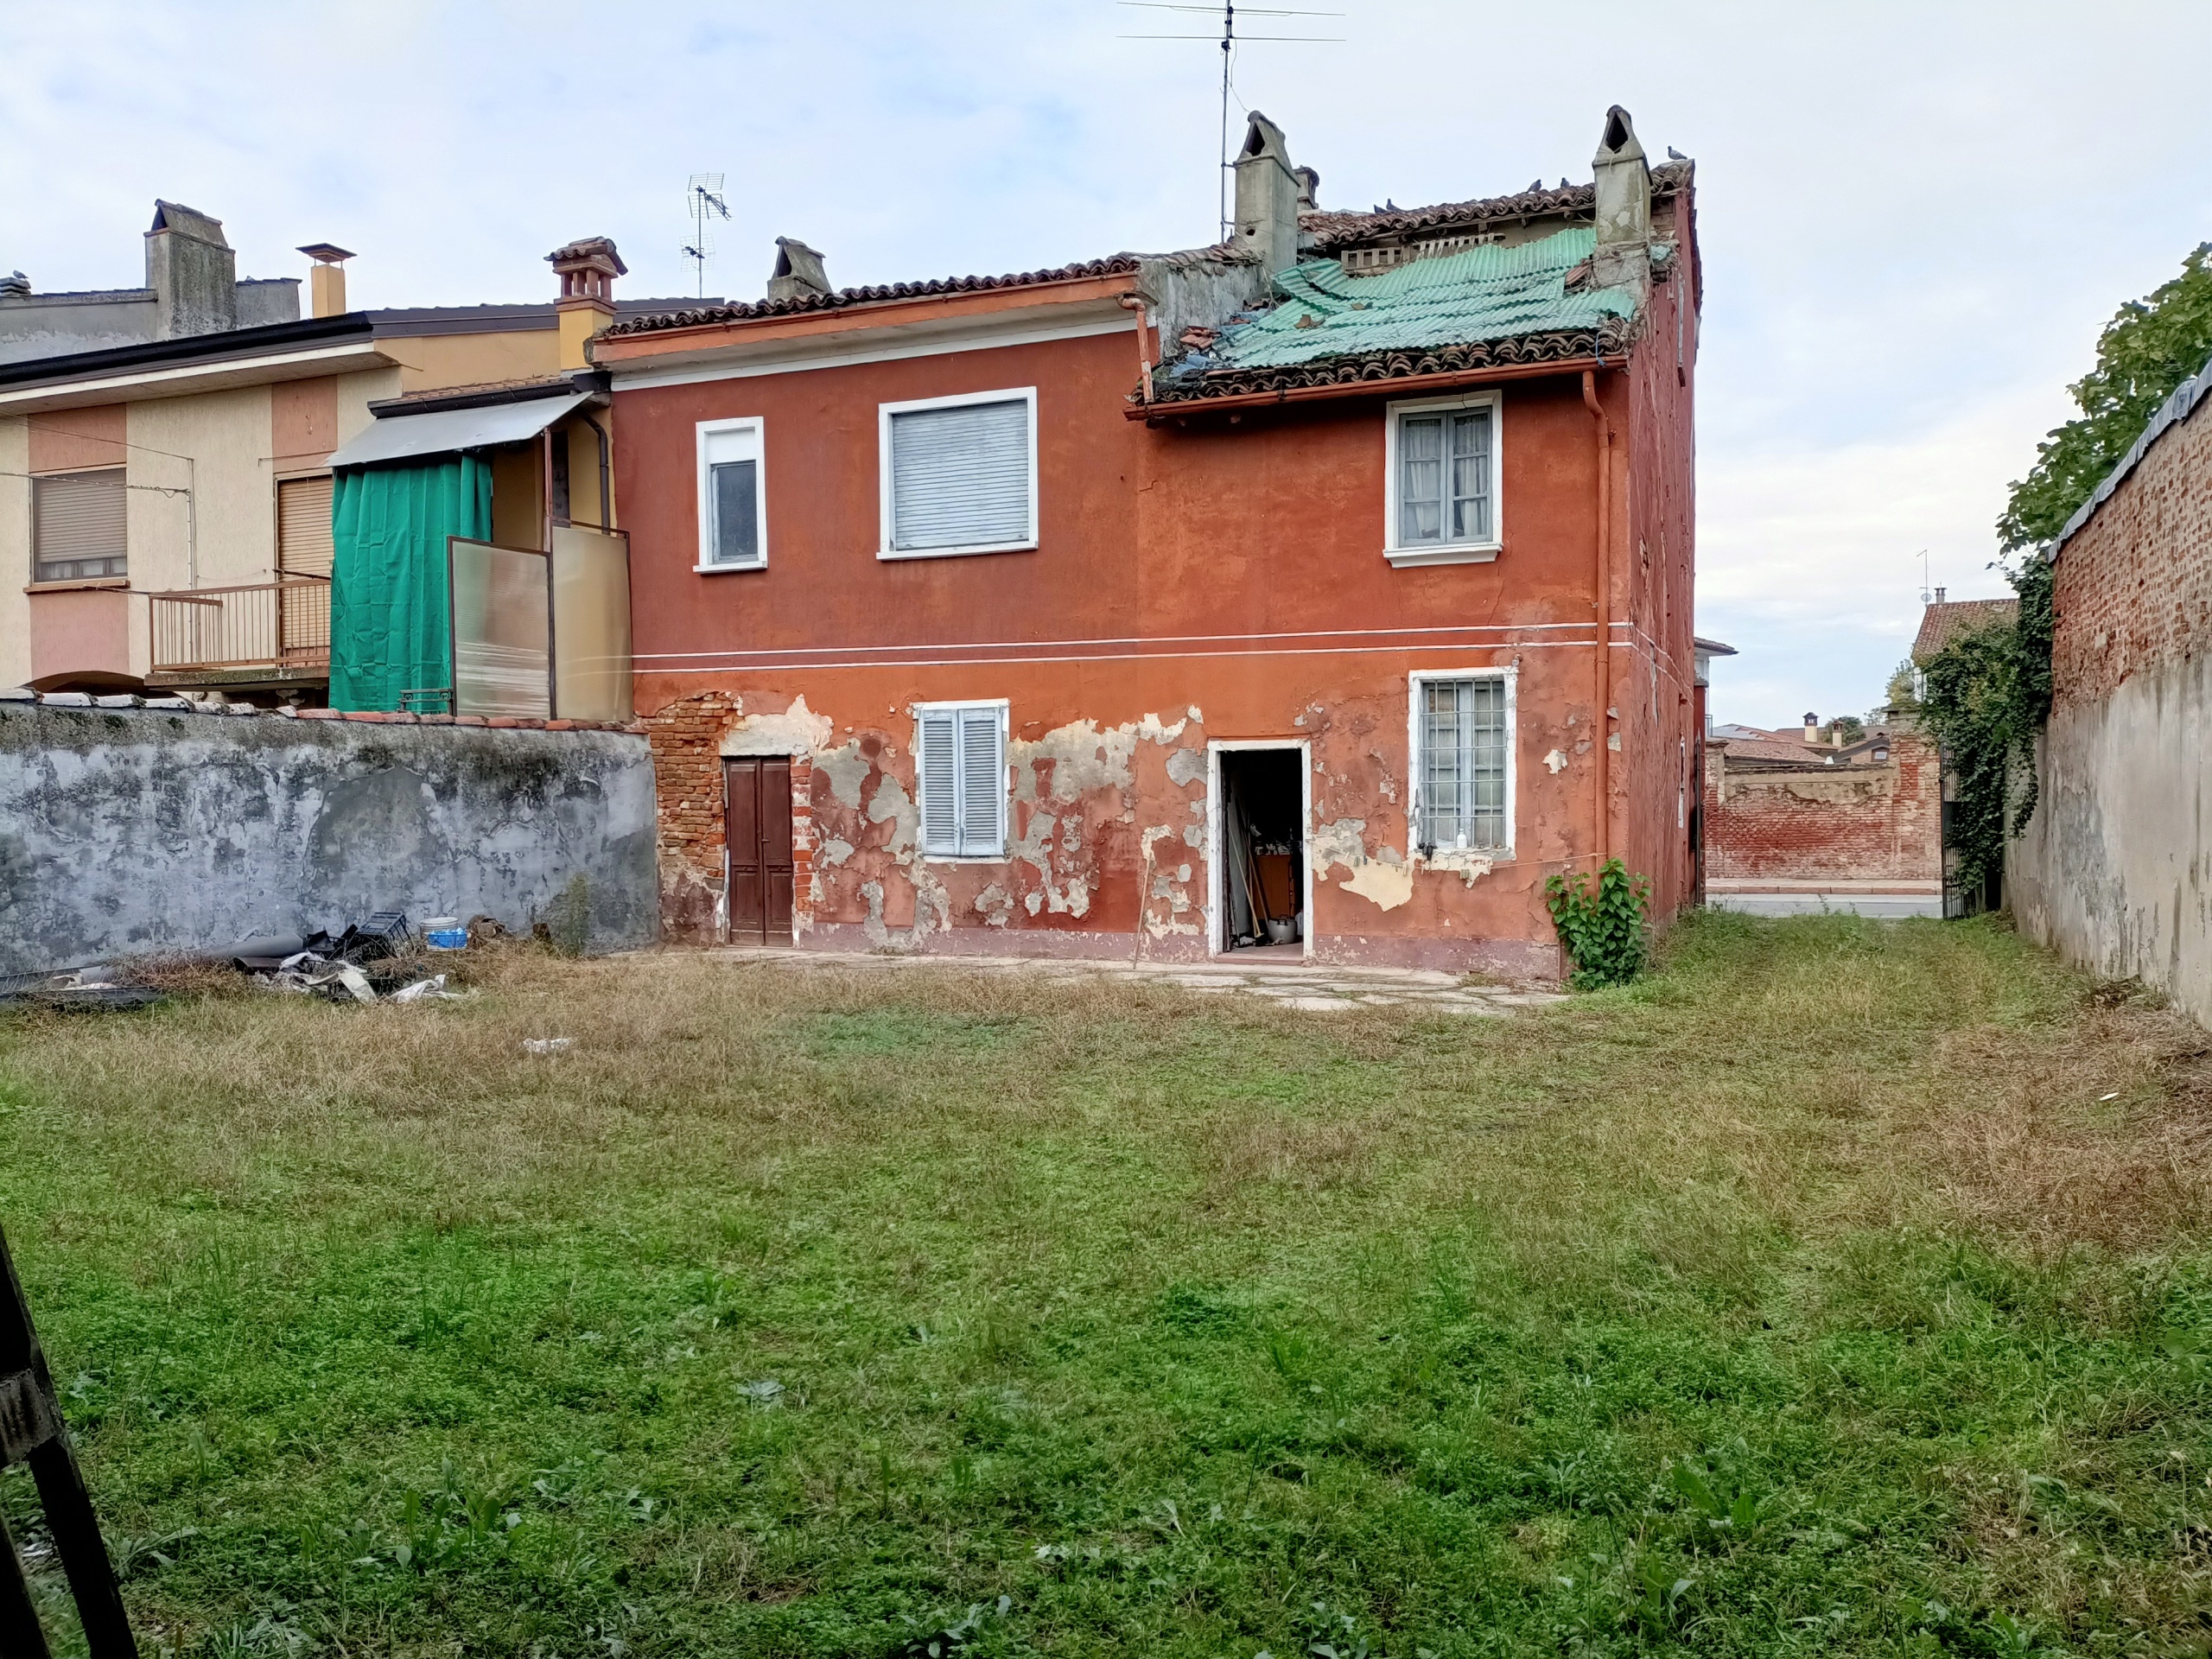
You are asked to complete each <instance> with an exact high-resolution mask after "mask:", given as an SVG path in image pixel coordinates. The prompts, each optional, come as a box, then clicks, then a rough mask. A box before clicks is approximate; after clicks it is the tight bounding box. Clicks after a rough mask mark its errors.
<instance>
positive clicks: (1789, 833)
mask: <svg viewBox="0 0 2212 1659" xmlns="http://www.w3.org/2000/svg"><path fill="white" fill-rule="evenodd" d="M1726 753H1727V752H1726V746H1725V745H1723V744H1719V743H1715V744H1714V745H1713V747H1711V748H1710V749H1709V750H1708V751H1707V761H1706V776H1705V824H1706V830H1705V836H1706V839H1705V874H1706V880H1707V881H1708V882H1732V881H1770V882H1775V883H1777V884H1798V885H1806V886H1811V885H1816V884H1819V883H1821V882H1843V881H1848V882H1853V883H1865V882H1878V881H1893V882H1897V883H1899V884H1912V885H1915V886H1921V885H1927V884H1929V883H1934V882H1938V881H1940V880H1942V778H1941V775H1940V770H1939V767H1938V766H1937V762H1936V753H1935V750H1934V748H1933V747H1932V746H1931V745H1929V744H1928V743H1927V742H1925V741H1923V740H1922V739H1920V738H1918V737H1915V736H1911V735H1909V734H1902V733H1900V734H1895V735H1894V736H1893V737H1892V738H1891V745H1890V755H1891V759H1890V760H1889V761H1888V762H1887V763H1885V764H1880V765H1873V766H1833V767H1830V766H1808V767H1802V768H1799V767H1791V768H1788V769H1778V768H1752V767H1749V766H1739V767H1736V768H1733V769H1732V768H1730V767H1729V766H1728V765H1727V762H1726Z"/></svg>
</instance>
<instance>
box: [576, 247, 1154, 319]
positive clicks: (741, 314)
mask: <svg viewBox="0 0 2212 1659" xmlns="http://www.w3.org/2000/svg"><path fill="white" fill-rule="evenodd" d="M1136 268H1137V256H1136V255H1135V254H1133V253H1117V254H1114V255H1111V256H1109V257H1107V258H1104V259H1087V260H1084V261H1083V262H1082V263H1080V264H1072V265H1058V266H1055V267H1054V268H1052V270H1023V271H1016V272H1015V273H1014V274H1013V275H1012V276H1007V277H931V279H930V280H929V281H927V282H921V283H880V284H877V285H874V286H871V287H867V288H841V289H838V290H837V291H836V293H834V294H806V295H802V296H798V298H795V299H789V300H742V301H739V302H735V303H734V304H729V305H708V306H696V307H693V308H690V309H688V310H677V311H664V312H660V313H658V314H657V315H652V316H649V317H633V318H631V319H630V320H628V321H624V322H618V323H616V324H615V325H614V326H613V327H612V328H609V329H607V330H606V332H605V333H604V334H601V339H614V338H616V337H618V336H620V335H624V334H657V333H659V332H660V331H662V330H664V329H669V328H696V327H701V326H702V325H705V324H709V323H717V322H744V321H749V320H750V319H752V318H754V317H785V316H794V315H798V314H799V313H802V312H806V311H836V310H841V309H842V308H844V307H846V306H849V305H866V304H869V303H872V302H877V301H882V300H914V299H926V298H928V297H929V296H931V295H936V294H980V293H986V292H988V291H990V290H992V289H1006V288H1033V287H1035V286H1037V285H1038V284H1039V283H1066V282H1073V281H1076V280H1077V279H1078V278H1081V277H1118V276H1120V275H1122V274H1123V273H1124V272H1130V271H1135V270H1136Z"/></svg>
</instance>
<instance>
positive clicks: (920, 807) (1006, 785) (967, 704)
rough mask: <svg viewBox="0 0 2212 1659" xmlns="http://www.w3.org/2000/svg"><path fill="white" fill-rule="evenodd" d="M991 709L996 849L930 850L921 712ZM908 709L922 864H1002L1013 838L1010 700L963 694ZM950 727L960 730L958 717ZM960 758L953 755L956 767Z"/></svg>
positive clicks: (916, 836) (916, 827)
mask: <svg viewBox="0 0 2212 1659" xmlns="http://www.w3.org/2000/svg"><path fill="white" fill-rule="evenodd" d="M965 709H995V710H997V711H998V717H999V791H1000V801H999V849H998V851H997V852H995V853H988V854H986V853H933V852H931V851H930V842H929V831H928V829H926V828H925V825H927V823H929V819H928V817H927V816H926V815H927V812H928V805H927V801H928V793H929V778H928V768H927V767H925V766H924V765H923V764H922V716H923V715H948V714H958V713H960V712H961V711H963V710H965ZM906 711H907V713H909V714H911V715H913V717H914V743H913V747H912V750H910V751H909V753H912V755H913V757H914V846H915V849H916V850H918V852H919V853H920V854H921V855H922V862H924V863H925V864H1003V863H1005V862H1006V861H1007V847H1009V846H1010V845H1012V844H1013V841H1014V761H1013V760H1012V758H1011V757H1010V756H1009V755H1008V754H1007V749H1008V748H1009V747H1011V746H1012V742H1013V737H1014V728H1013V704H1012V703H1011V702H1009V701H1008V700H1007V698H1005V697H963V698H960V699H958V700H957V701H954V702H915V703H909V704H908V705H907V709H906ZM953 730H954V731H955V733H956V734H957V732H958V730H959V724H958V722H957V721H955V722H954V726H953ZM959 764H960V758H959V755H958V753H957V752H956V753H955V754H954V756H953V766H954V768H955V770H956V771H957V769H958V766H959Z"/></svg>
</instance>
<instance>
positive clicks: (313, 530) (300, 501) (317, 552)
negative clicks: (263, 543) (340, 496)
mask: <svg viewBox="0 0 2212 1659" xmlns="http://www.w3.org/2000/svg"><path fill="white" fill-rule="evenodd" d="M330 500H331V480H329V479H328V478H327V477H324V478H287V479H283V480H279V481H278V483H277V569H278V571H279V572H281V573H282V574H283V575H288V576H327V575H329V574H330V569H331V563H332V554H333V551H334V549H333V545H332V541H331V534H330Z"/></svg>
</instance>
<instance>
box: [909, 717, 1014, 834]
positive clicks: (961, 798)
mask: <svg viewBox="0 0 2212 1659" xmlns="http://www.w3.org/2000/svg"><path fill="white" fill-rule="evenodd" d="M919 714H920V721H921V734H920V741H919V742H918V743H917V744H916V745H915V753H916V754H917V755H918V758H919V760H918V771H919V774H920V783H921V814H922V852H923V854H924V855H925V856H926V857H930V858H1004V857H1005V856H1006V792H1007V791H1006V718H1007V705H1006V704H1004V703H1002V702H993V703H981V704H976V705H974V706H970V707H967V708H944V707H937V708H925V709H921V710H920V711H919Z"/></svg>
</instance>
